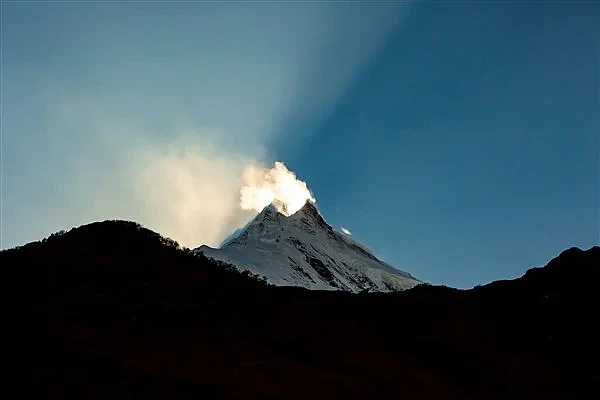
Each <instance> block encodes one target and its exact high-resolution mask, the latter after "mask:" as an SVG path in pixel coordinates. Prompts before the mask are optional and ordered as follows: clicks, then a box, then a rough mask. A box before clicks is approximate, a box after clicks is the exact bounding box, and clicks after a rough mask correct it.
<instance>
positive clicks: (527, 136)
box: [277, 2, 600, 287]
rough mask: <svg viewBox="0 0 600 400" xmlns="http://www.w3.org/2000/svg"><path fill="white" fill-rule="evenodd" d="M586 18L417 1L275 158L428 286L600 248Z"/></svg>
mask: <svg viewBox="0 0 600 400" xmlns="http://www.w3.org/2000/svg"><path fill="white" fill-rule="evenodd" d="M599 10H600V8H599V7H598V5H597V4H596V5H590V4H589V3H586V4H584V3H580V4H572V3H571V4H569V3H566V2H561V3H549V2H546V3H544V4H543V5H542V4H539V3H537V4H536V3H531V2H527V3H518V2H508V3H507V2H502V3H496V4H483V5H481V4H478V5H477V4H474V3H472V2H468V3H457V2H452V3H449V4H444V5H442V4H439V3H435V4H434V3H425V4H420V5H418V6H417V7H415V8H413V9H412V10H411V14H410V17H409V18H407V21H406V24H404V25H403V26H401V27H399V28H398V29H397V30H396V31H395V32H394V34H393V35H391V36H390V37H389V39H388V42H387V45H386V46H385V48H384V49H383V50H382V51H381V53H380V54H379V55H378V56H377V58H376V59H375V60H374V61H373V62H372V64H371V65H369V66H368V68H366V69H365V70H364V71H363V73H362V74H361V76H360V78H359V79H358V80H357V82H356V84H355V85H353V86H352V87H351V88H350V89H349V90H348V91H347V92H346V94H345V96H344V97H343V98H342V99H341V101H340V102H339V104H337V108H336V109H335V111H334V112H332V113H331V115H329V117H328V118H327V119H326V120H325V121H324V122H323V123H322V124H319V125H318V126H311V127H310V128H311V129H314V135H313V136H312V140H311V141H310V142H307V143H300V144H294V145H293V146H290V145H289V143H288V142H283V141H281V142H280V143H278V147H277V148H278V151H277V154H280V155H281V157H282V158H283V159H285V160H287V162H288V164H290V166H291V167H292V169H295V170H298V171H301V173H302V176H303V177H304V178H305V179H306V180H307V181H308V182H310V184H311V187H312V189H313V190H314V192H315V194H316V196H317V199H318V201H319V207H320V209H321V211H322V212H323V213H324V215H325V216H326V217H327V218H328V220H330V221H331V222H332V223H333V224H335V225H340V224H341V225H343V226H348V228H350V229H351V230H352V231H353V232H354V233H355V236H356V237H357V238H358V239H360V240H362V241H364V242H365V243H367V244H369V245H371V246H372V247H373V250H374V251H375V252H376V253H377V254H379V255H381V256H382V257H383V258H384V259H386V260H387V261H389V262H390V263H392V264H393V265H396V266H398V267H400V268H406V269H408V270H410V271H418V273H419V274H420V277H421V278H423V279H425V280H427V281H430V282H435V283H444V284H447V285H450V286H458V287H469V286H472V285H474V284H477V283H484V282H488V281H491V280H495V279H502V278H511V277H516V276H518V275H520V274H521V273H522V272H523V271H524V270H525V269H526V268H528V267H531V266H536V265H538V266H539V265H543V264H544V263H545V262H546V261H547V260H548V259H549V258H551V257H553V256H554V255H556V254H558V253H559V252H560V251H561V250H562V249H564V248H566V247H569V246H582V247H586V248H587V247H589V246H592V245H593V244H598V243H599V208H598V207H599V197H598V196H599V147H600V146H599V143H600V142H599V137H600V111H599V110H600V107H599V102H598V93H599V79H598V75H599V71H600V61H599V60H600V57H599V49H600V34H599V32H600V29H599V27H600V13H599V12H598V11H599ZM302 129H306V127H305V126H302Z"/></svg>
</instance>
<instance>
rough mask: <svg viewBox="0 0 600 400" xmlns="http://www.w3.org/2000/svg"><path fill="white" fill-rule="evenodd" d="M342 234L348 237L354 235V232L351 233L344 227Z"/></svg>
mask: <svg viewBox="0 0 600 400" xmlns="http://www.w3.org/2000/svg"><path fill="white" fill-rule="evenodd" d="M342 232H343V233H345V234H346V235H352V232H350V231H349V230H348V229H346V228H344V227H343V226H342Z"/></svg>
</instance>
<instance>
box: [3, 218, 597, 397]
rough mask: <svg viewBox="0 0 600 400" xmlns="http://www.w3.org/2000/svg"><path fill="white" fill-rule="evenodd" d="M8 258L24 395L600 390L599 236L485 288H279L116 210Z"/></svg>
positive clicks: (12, 357)
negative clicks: (115, 217) (109, 218)
mask: <svg viewBox="0 0 600 400" xmlns="http://www.w3.org/2000/svg"><path fill="white" fill-rule="evenodd" d="M0 266H1V268H0V272H1V273H2V278H3V279H2V280H1V283H2V289H3V290H2V294H3V295H4V296H5V299H4V301H3V302H2V306H1V307H2V312H3V314H2V315H3V316H4V323H5V325H6V327H7V329H6V330H7V331H8V333H9V339H8V340H7V348H8V349H9V351H7V352H6V354H5V357H4V362H5V365H7V366H8V367H10V368H9V373H12V374H13V375H14V376H10V375H9V376H6V377H7V378H9V379H6V381H7V385H5V387H6V386H8V387H6V389H7V390H10V389H13V386H14V391H12V392H13V393H16V394H18V395H20V397H23V398H42V397H43V398H45V399H65V398H69V399H70V398H73V399H81V398H86V399H105V398H115V397H118V398H126V399H163V398H169V399H173V398H177V399H197V398H205V399H256V398H261V399H265V398H270V399H306V398H314V399H331V398H344V399H364V398H376V399H397V398H404V399H422V398H445V399H481V398H486V399H506V398H529V399H544V400H547V399H564V398H598V396H599V395H600V390H599V388H600V369H599V366H598V364H597V363H594V362H593V361H594V360H597V359H598V357H600V346H599V343H598V340H597V338H598V337H599V336H600V315H599V313H598V312H597V309H598V305H599V300H598V296H597V290H596V286H597V283H598V281H599V280H600V248H598V247H595V248H592V249H589V250H586V251H582V250H579V249H569V250H567V251H565V252H563V253H562V254H561V255H560V256H558V257H556V258H555V259H554V260H552V261H551V262H550V263H549V264H548V266H546V267H544V268H536V269H533V270H530V271H528V272H527V273H526V274H525V275H524V276H523V277H521V278H519V279H516V280H511V281H501V282H495V283H492V284H489V285H484V286H482V287H479V288H477V289H473V290H466V291H463V290H456V289H450V288H445V287H437V286H427V285H420V286H418V287H416V288H413V289H410V290H406V291H403V292H399V293H374V294H362V295H361V294H359V295H353V294H349V293H344V292H339V291H338V292H331V291H308V290H302V289H299V288H294V287H274V286H265V285H262V284H261V283H260V282H258V281H256V280H253V279H249V278H247V277H244V276H243V275H241V274H238V273H235V272H234V271H232V270H230V269H227V268H223V267H222V266H219V265H215V264H214V263H213V262H212V261H211V260H208V259H206V258H202V257H196V256H193V255H191V254H189V253H188V252H186V251H183V250H179V249H177V246H175V244H174V243H172V242H171V241H169V240H166V239H164V238H161V237H160V235H158V234H156V233H154V232H151V231H148V230H145V229H143V228H141V227H139V225H137V224H133V223H128V222H122V221H114V222H103V223H95V224H91V225H87V226H83V227H81V228H77V229H74V230H72V231H70V232H68V233H66V234H63V235H59V236H57V237H53V238H51V239H50V240H47V241H44V242H38V243H31V244H28V245H26V246H23V247H21V248H18V249H13V250H8V251H2V252H0ZM572 277H576V279H572Z"/></svg>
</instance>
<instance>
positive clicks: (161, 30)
mask: <svg viewBox="0 0 600 400" xmlns="http://www.w3.org/2000/svg"><path fill="white" fill-rule="evenodd" d="M2 11H3V12H2V100H3V102H2V132H3V144H4V147H3V160H2V166H3V170H2V177H3V195H2V199H3V207H2V208H3V214H2V216H3V218H2V247H3V248H5V247H11V246H14V245H18V244H23V243H25V242H27V241H31V240H37V239H39V238H41V237H43V236H45V235H47V234H49V233H51V232H53V231H56V230H59V229H64V228H69V227H71V226H74V225H79V224H82V223H86V222H90V221H93V220H99V219H106V218H131V219H136V220H139V221H141V222H142V223H144V224H145V225H147V226H149V227H151V228H153V229H156V230H159V231H161V232H163V233H166V234H169V235H171V236H173V237H174V238H175V239H177V240H180V241H183V242H184V243H186V244H188V245H190V244H192V243H190V242H198V241H200V242H207V243H211V242H218V240H219V239H222V238H223V237H225V236H226V233H228V232H230V231H231V230H232V229H234V228H235V227H236V226H238V225H239V224H240V223H241V222H242V221H243V220H244V218H246V219H247V218H248V215H246V214H244V215H238V214H239V213H237V211H236V210H235V206H236V205H237V201H238V199H237V198H236V196H237V195H238V192H239V182H238V181H237V179H238V177H239V174H240V171H241V170H242V169H243V167H244V165H246V164H247V163H249V162H261V163H266V164H268V163H271V162H272V161H275V160H283V161H284V162H285V163H286V164H287V165H288V167H290V169H292V170H294V171H295V172H296V173H297V174H298V176H299V177H300V178H301V179H303V180H305V181H306V182H307V183H308V185H309V187H310V188H311V190H312V191H313V193H314V195H315V196H316V198H317V206H318V208H319V210H320V211H321V212H322V214H323V215H324V216H325V218H326V219H327V221H328V222H330V223H331V224H332V225H334V226H336V227H338V228H339V227H340V226H345V227H347V228H349V229H350V230H351V231H352V232H353V234H354V236H355V238H356V239H358V240H359V241H361V242H363V243H365V244H366V245H367V246H368V247H370V248H371V249H373V251H374V252H375V253H376V254H377V255H379V256H381V257H382V258H383V259H385V260H386V261H388V262H389V263H391V264H392V265H395V266H397V267H399V268H401V269H404V270H407V271H409V272H411V273H413V274H414V275H415V276H417V277H419V278H421V279H424V280H426V281H429V282H432V283H441V284H446V285H450V286H456V287H470V286H473V285H475V284H479V283H486V282H489V281H491V280H495V279H503V278H513V277H516V276H519V275H520V274H522V273H523V272H524V271H525V270H526V269H527V268H529V267H531V266H539V265H543V264H545V263H546V262H547V261H548V260H549V259H550V258H552V257H554V256H555V255H557V254H558V253H559V252H560V251H561V250H563V249H565V248H567V247H570V246H580V247H584V248H587V247H590V246H592V245H594V244H599V241H600V239H599V229H600V227H599V224H600V218H599V215H600V213H599V203H600V199H599V185H600V181H599V174H600V168H599V152H600V141H599V136H600V134H599V132H600V104H599V100H598V98H599V97H598V96H599V91H600V79H599V74H600V6H599V5H598V4H595V3H593V2H486V3H483V4H482V3H474V2H418V3H412V4H407V3H395V4H390V3H385V4H384V3H379V5H377V6H374V5H369V4H367V3H365V2H363V3H344V4H334V3H331V2H330V3H322V4H315V3H293V4H291V3H264V2H263V3H250V4H240V3H210V4H198V3H176V4H172V3H126V4H115V3H46V4H44V3H26V4H24V3H21V4H19V3H4V4H3V10H2ZM182 210H185V212H184V213H182ZM224 221H225V222H224ZM197 244H198V245H199V244H201V243H197Z"/></svg>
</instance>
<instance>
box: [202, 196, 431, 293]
mask: <svg viewBox="0 0 600 400" xmlns="http://www.w3.org/2000/svg"><path fill="white" fill-rule="evenodd" d="M277 209H278V208H277V207H276V206H274V205H269V206H267V207H265V208H264V209H263V210H262V211H261V212H260V213H259V214H258V215H257V216H256V217H255V218H254V219H253V220H252V221H251V222H250V223H249V224H248V225H246V227H245V228H244V230H243V232H242V233H241V234H240V235H239V236H237V237H236V238H235V239H233V240H231V241H229V242H227V243H226V244H225V245H224V246H223V247H222V248H221V249H213V248H210V247H208V246H201V247H199V248H198V249H196V251H197V252H202V253H204V254H205V255H207V256H209V257H212V258H215V259H218V260H221V261H225V262H228V263H231V264H233V265H236V266H237V267H238V268H239V269H241V270H248V271H250V272H252V273H254V274H258V275H261V276H264V277H265V278H266V279H267V280H268V281H269V282H271V283H273V284H276V285H282V286H302V287H306V288H310V289H327V290H335V289H337V290H346V291H352V292H358V291H363V290H372V291H394V290H403V289H407V288H410V287H412V286H415V285H417V284H419V283H420V281H419V280H417V279H415V278H414V277H412V276H411V275H410V274H408V273H406V272H403V271H400V270H397V269H395V268H393V267H391V266H389V265H388V264H386V263H384V262H382V261H380V260H379V259H377V257H375V256H374V255H373V254H372V253H371V252H370V251H369V250H367V249H366V248H365V247H364V246H362V245H360V244H359V243H357V242H355V241H354V240H352V239H350V238H349V237H348V236H346V235H343V234H341V233H339V232H337V231H335V230H334V229H333V228H332V227H331V226H330V225H329V224H327V222H325V220H324V219H323V217H322V216H321V215H320V213H319V212H318V210H317V208H316V206H315V205H314V203H312V202H311V201H307V202H306V204H305V205H304V206H303V207H302V208H301V209H300V210H298V211H297V212H296V213H294V214H292V215H290V216H286V215H284V214H282V213H281V212H278V211H277Z"/></svg>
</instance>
